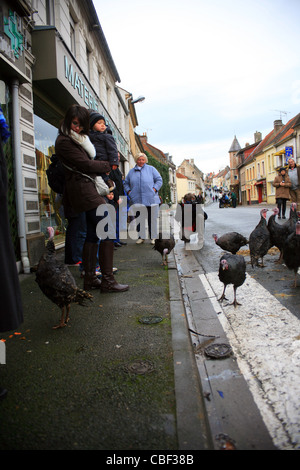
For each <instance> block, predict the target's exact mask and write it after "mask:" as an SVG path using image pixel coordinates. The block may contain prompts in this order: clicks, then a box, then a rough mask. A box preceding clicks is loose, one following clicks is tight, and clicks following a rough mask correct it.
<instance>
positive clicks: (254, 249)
mask: <svg viewBox="0 0 300 470" xmlns="http://www.w3.org/2000/svg"><path fill="white" fill-rule="evenodd" d="M267 212H268V209H262V210H261V211H260V221H259V223H258V224H257V226H256V227H255V229H254V230H253V231H252V232H251V233H250V237H249V249H250V259H251V265H252V268H253V267H254V266H260V267H262V268H263V267H264V261H263V258H264V256H265V255H266V254H267V253H268V250H269V249H270V248H271V246H272V243H271V236H270V232H269V230H268V227H267V221H266V216H267ZM259 258H261V260H262V264H260V265H259V264H258V260H259Z"/></svg>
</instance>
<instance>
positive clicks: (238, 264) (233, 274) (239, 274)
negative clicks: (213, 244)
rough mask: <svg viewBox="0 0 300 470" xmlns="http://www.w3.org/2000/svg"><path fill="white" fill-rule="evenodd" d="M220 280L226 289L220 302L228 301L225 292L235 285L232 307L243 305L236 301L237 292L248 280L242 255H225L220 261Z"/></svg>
mask: <svg viewBox="0 0 300 470" xmlns="http://www.w3.org/2000/svg"><path fill="white" fill-rule="evenodd" d="M219 279H220V281H221V282H223V284H224V289H223V293H222V295H221V297H220V298H219V299H218V300H219V301H222V300H224V299H225V300H227V299H226V297H225V290H226V287H227V286H228V285H229V284H233V291H234V301H233V302H232V304H230V305H234V307H236V306H237V305H241V304H239V303H238V302H237V300H236V290H237V288H238V287H239V286H241V285H242V284H243V283H244V281H245V279H246V262H245V259H244V257H243V256H242V255H232V254H230V253H224V255H223V256H222V257H221V259H220V265H219Z"/></svg>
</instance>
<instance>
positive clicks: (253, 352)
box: [199, 272, 300, 449]
mask: <svg viewBox="0 0 300 470" xmlns="http://www.w3.org/2000/svg"><path fill="white" fill-rule="evenodd" d="M199 278H200V281H201V282H202V284H203V286H204V288H205V290H206V293H207V296H208V297H209V298H210V301H211V303H212V305H213V307H214V309H215V311H216V313H217V314H218V318H219V320H220V322H221V324H222V327H223V329H224V331H225V333H226V335H227V337H228V340H229V342H230V345H231V347H232V349H233V351H234V354H235V356H236V358H237V361H238V365H239V368H240V370H241V372H242V373H243V375H244V377H245V379H246V380H247V382H248V384H249V388H250V390H251V392H252V395H253V397H254V400H255V402H256V404H257V406H258V408H259V410H260V412H261V415H262V417H263V419H264V421H265V424H266V426H267V427H268V429H269V432H270V435H271V436H272V439H273V442H274V444H275V445H276V446H277V447H278V448H279V449H300V401H299V397H300V321H299V320H298V319H297V318H296V317H295V316H294V315H293V314H292V313H291V312H290V311H289V310H288V309H287V308H286V307H284V306H283V305H282V304H281V303H280V302H279V301H278V300H277V299H276V298H275V297H274V296H273V295H272V294H270V292H268V291H267V290H266V289H265V288H264V287H263V286H262V285H261V284H259V283H258V282H257V281H255V279H253V278H251V277H250V276H249V274H247V276H246V280H245V282H244V284H243V285H242V286H241V287H239V288H238V289H237V300H238V302H240V303H241V304H242V305H241V306H238V307H237V308H234V306H232V305H229V303H230V302H232V301H233V287H232V285H230V286H228V287H227V288H226V297H227V298H228V301H223V302H222V303H220V302H218V300H217V299H218V298H219V297H220V296H221V294H222V291H223V284H222V283H221V282H220V280H219V277H218V273H217V272H213V273H207V274H200V275H199Z"/></svg>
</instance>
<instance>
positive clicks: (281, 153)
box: [274, 149, 285, 155]
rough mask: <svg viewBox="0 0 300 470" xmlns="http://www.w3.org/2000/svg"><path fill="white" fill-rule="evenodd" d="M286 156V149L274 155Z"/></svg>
mask: <svg viewBox="0 0 300 470" xmlns="http://www.w3.org/2000/svg"><path fill="white" fill-rule="evenodd" d="M284 154H285V149H284V150H279V151H278V152H276V153H274V155H284Z"/></svg>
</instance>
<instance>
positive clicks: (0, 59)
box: [0, 0, 130, 272]
mask: <svg viewBox="0 0 300 470" xmlns="http://www.w3.org/2000/svg"><path fill="white" fill-rule="evenodd" d="M0 13H1V15H0V18H1V20H0V21H2V24H1V25H0V100H1V103H0V104H1V107H2V108H3V111H4V114H5V117H6V119H7V122H8V124H9V126H10V130H11V131H12V134H13V135H12V139H10V142H9V143H8V144H6V148H5V151H6V154H7V155H8V160H9V165H8V166H9V172H10V174H9V176H10V178H11V179H12V181H13V180H14V185H15V188H16V200H15V202H11V205H10V207H9V212H10V215H11V217H12V219H13V223H12V226H13V227H15V228H14V230H13V231H14V232H15V233H13V237H14V239H15V251H16V257H17V260H18V261H20V260H21V262H19V263H18V264H19V269H20V270H24V271H25V272H28V270H29V268H30V266H33V265H35V264H36V263H37V261H38V259H39V256H40V253H41V250H42V249H43V246H44V234H45V233H46V227H47V226H48V225H50V224H51V225H54V226H55V228H56V229H57V235H56V243H57V244H58V243H62V244H63V243H64V221H63V220H62V218H61V213H60V210H59V206H58V203H57V200H56V195H55V194H54V193H53V192H51V190H50V188H49V187H48V185H47V179H46V169H47V167H48V165H49V163H50V156H51V155H52V153H53V151H54V143H55V139H56V136H57V130H58V127H59V123H60V121H61V119H62V118H63V116H64V115H65V112H66V110H67V108H68V107H69V105H71V104H73V103H78V104H80V105H82V106H85V107H87V108H93V109H95V110H98V111H99V112H100V113H101V114H103V115H104V116H105V118H106V120H107V123H108V124H109V126H110V128H111V130H112V133H113V136H114V138H115V140H116V142H117V146H118V150H119V152H120V157H121V170H123V172H124V173H126V172H127V171H128V163H127V162H128V156H129V153H130V149H129V124H128V122H129V118H128V103H127V102H126V99H125V100H124V96H123V94H122V92H120V89H119V88H118V87H117V86H116V84H117V83H119V82H120V77H119V74H118V71H117V68H116V66H115V63H114V61H113V58H112V56H111V53H110V50H109V47H108V44H107V42H106V39H105V36H104V34H103V31H102V28H101V25H100V22H99V19H98V16H97V13H96V11H95V8H94V5H93V2H92V1H91V0H86V1H84V2H83V1H80V0H60V1H59V2H58V1H55V0H46V1H43V0H32V1H29V0H15V1H13V2H12V1H10V0H2V1H1V4H0ZM12 31H14V32H15V34H14V33H12ZM10 104H12V106H10ZM13 167H15V171H14V172H13V170H12V168H13ZM12 199H13V197H12ZM14 205H15V207H14ZM14 212H15V213H16V214H17V215H15V216H13V213H14Z"/></svg>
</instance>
